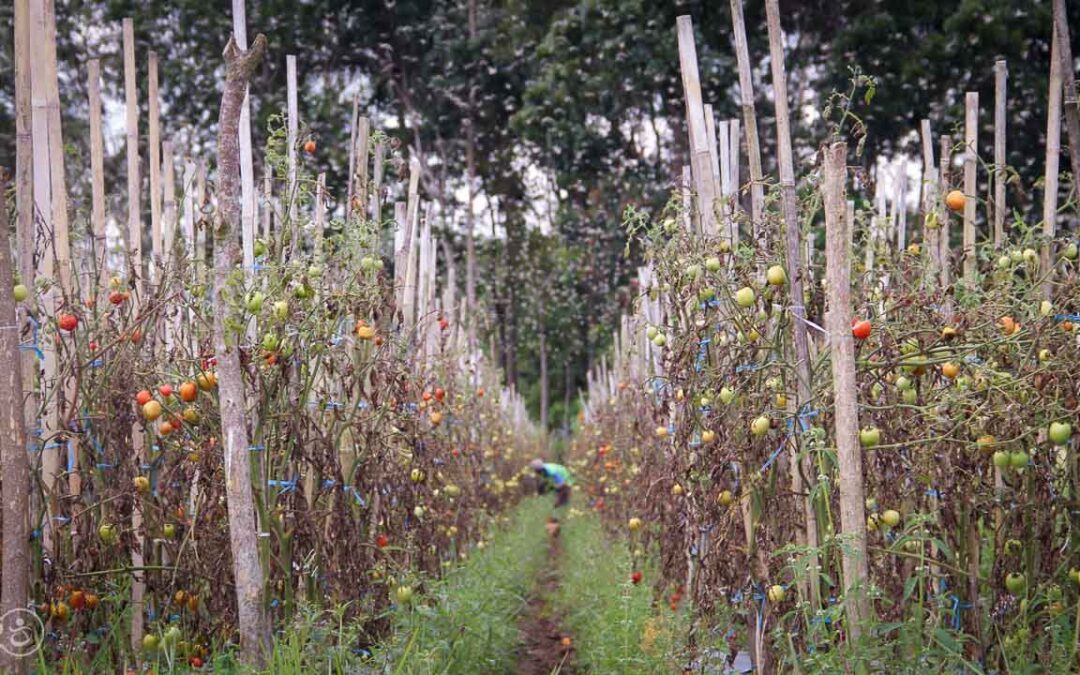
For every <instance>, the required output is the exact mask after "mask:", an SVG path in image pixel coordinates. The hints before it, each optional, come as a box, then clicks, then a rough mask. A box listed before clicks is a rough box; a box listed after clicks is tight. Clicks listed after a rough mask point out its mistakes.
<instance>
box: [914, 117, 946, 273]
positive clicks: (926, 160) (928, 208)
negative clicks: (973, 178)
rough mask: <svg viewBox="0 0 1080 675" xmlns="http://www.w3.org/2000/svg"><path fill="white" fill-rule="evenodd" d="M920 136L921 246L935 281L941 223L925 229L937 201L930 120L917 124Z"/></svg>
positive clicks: (939, 257)
mask: <svg viewBox="0 0 1080 675" xmlns="http://www.w3.org/2000/svg"><path fill="white" fill-rule="evenodd" d="M919 131H920V136H921V137H922V155H923V166H922V212H923V225H924V227H923V245H924V246H925V247H926V252H927V261H928V262H929V265H928V270H927V271H928V274H929V276H930V278H931V279H936V278H937V276H938V270H939V269H940V266H941V223H940V220H939V221H938V223H937V224H936V226H933V227H927V226H926V225H927V224H928V223H930V221H931V219H932V218H933V216H931V213H933V212H934V211H935V210H936V207H935V202H936V200H937V195H938V190H937V170H936V168H935V165H934V139H933V136H932V135H931V131H930V120H927V119H924V120H922V121H921V122H920V124H919Z"/></svg>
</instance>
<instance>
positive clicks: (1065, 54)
mask: <svg viewBox="0 0 1080 675" xmlns="http://www.w3.org/2000/svg"><path fill="white" fill-rule="evenodd" d="M1053 17H1054V28H1055V29H1057V36H1058V37H1057V39H1056V40H1055V42H1056V44H1057V47H1058V49H1059V50H1060V58H1059V59H1058V61H1059V68H1060V69H1061V84H1062V86H1063V87H1064V88H1065V91H1064V97H1065V100H1064V101H1063V103H1064V105H1063V106H1062V108H1063V112H1064V113H1065V127H1066V129H1067V130H1068V132H1069V162H1070V163H1071V165H1072V175H1073V190H1074V192H1075V193H1076V194H1077V195H1080V103H1078V102H1077V96H1076V75H1075V73H1074V72H1073V55H1072V42H1071V39H1070V33H1069V15H1068V12H1066V11H1065V0H1054V5H1053ZM1059 143H1060V141H1059Z"/></svg>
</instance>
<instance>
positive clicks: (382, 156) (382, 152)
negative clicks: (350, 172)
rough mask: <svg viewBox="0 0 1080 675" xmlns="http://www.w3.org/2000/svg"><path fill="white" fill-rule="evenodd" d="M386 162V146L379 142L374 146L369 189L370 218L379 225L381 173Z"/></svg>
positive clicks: (380, 214) (380, 219)
mask: <svg viewBox="0 0 1080 675" xmlns="http://www.w3.org/2000/svg"><path fill="white" fill-rule="evenodd" d="M385 161H386V145H385V144H384V143H383V142H382V141H379V142H378V143H376V144H375V171H374V176H373V178H372V189H371V196H372V199H371V218H372V220H374V221H375V222H376V223H377V224H381V221H382V184H383V172H384V171H385V167H384V166H383V163H384V162H385Z"/></svg>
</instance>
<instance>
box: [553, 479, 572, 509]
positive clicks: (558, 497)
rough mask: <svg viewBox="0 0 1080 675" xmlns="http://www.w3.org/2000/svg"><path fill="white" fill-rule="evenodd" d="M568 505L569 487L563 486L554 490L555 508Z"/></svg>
mask: <svg viewBox="0 0 1080 675" xmlns="http://www.w3.org/2000/svg"><path fill="white" fill-rule="evenodd" d="M568 503H570V486H569V485H566V484H563V485H560V486H559V487H557V488H555V508H558V507H560V506H566V505H567V504H568Z"/></svg>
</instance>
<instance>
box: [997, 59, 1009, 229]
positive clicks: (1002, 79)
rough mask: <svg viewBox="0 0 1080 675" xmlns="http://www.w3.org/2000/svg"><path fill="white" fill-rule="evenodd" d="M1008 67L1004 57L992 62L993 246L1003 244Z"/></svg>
mask: <svg viewBox="0 0 1080 675" xmlns="http://www.w3.org/2000/svg"><path fill="white" fill-rule="evenodd" d="M1008 79H1009V68H1008V66H1007V65H1006V63H1005V60H1004V59H999V60H998V61H995V62H994V248H995V249H1000V248H1001V247H1002V246H1003V245H1004V244H1005V213H1006V206H1005V126H1006V124H1007V120H1006V117H1005V96H1006V94H1005V92H1006V87H1007V86H1008Z"/></svg>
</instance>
